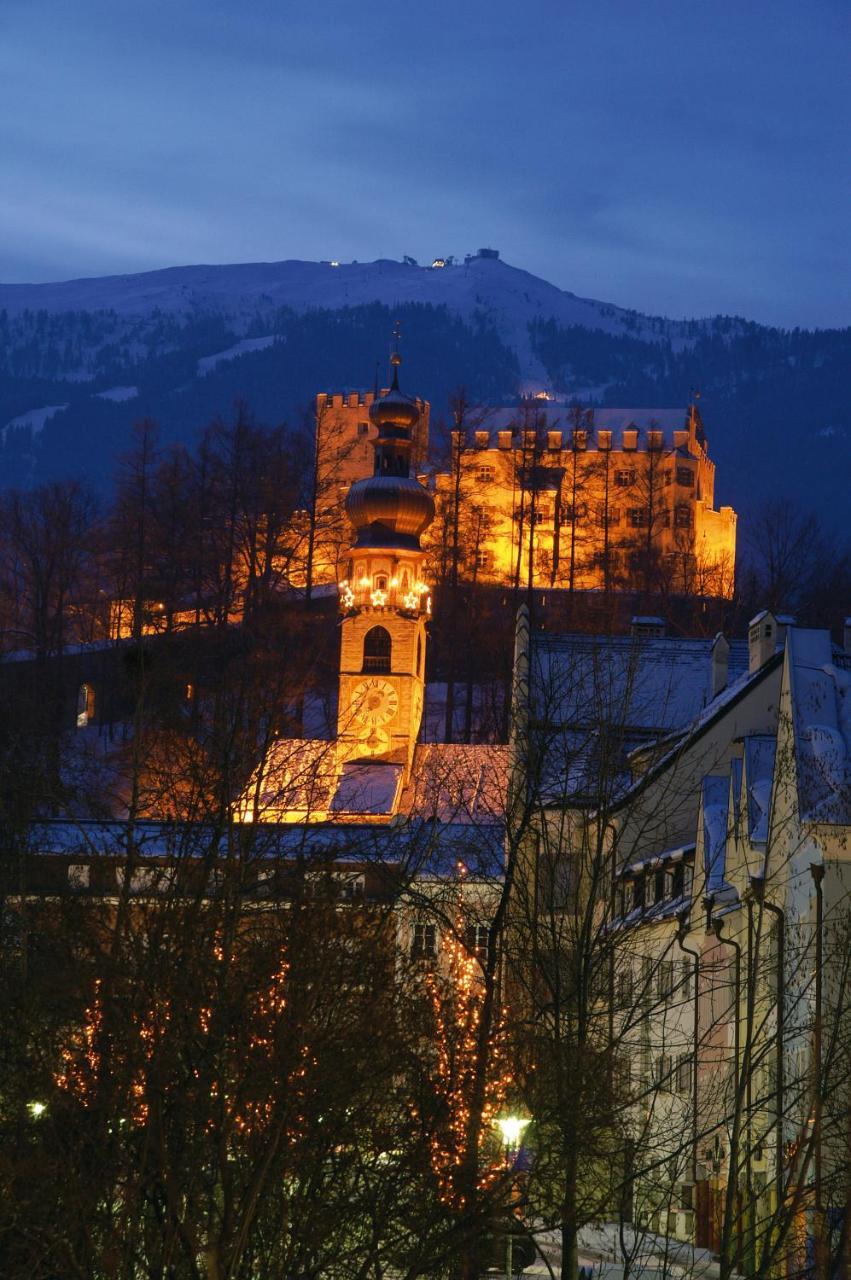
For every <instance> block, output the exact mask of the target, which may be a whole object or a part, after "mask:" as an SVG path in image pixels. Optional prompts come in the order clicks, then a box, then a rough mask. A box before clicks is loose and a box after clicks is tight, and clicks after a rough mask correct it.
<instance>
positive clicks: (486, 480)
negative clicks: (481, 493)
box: [476, 466, 494, 484]
mask: <svg viewBox="0 0 851 1280" xmlns="http://www.w3.org/2000/svg"><path fill="white" fill-rule="evenodd" d="M476 479H477V480H478V482H479V484H493V482H494V469H493V467H487V466H484V467H478V468H477V469H476Z"/></svg>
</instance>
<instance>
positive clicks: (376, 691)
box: [352, 676, 399, 729]
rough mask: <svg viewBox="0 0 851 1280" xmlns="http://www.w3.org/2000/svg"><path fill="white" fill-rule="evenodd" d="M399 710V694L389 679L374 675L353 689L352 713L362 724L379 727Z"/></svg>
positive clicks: (372, 727) (373, 727) (374, 727)
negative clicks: (381, 678)
mask: <svg viewBox="0 0 851 1280" xmlns="http://www.w3.org/2000/svg"><path fill="white" fill-rule="evenodd" d="M398 710H399V695H398V693H397V692H396V689H395V688H394V686H393V685H392V684H391V683H390V681H389V680H380V679H378V678H377V677H375V676H373V677H372V678H371V679H370V680H361V681H360V682H359V683H358V684H356V685H355V687H354V689H352V715H353V716H354V718H355V720H357V721H358V722H359V723H360V724H362V725H365V726H366V727H368V728H369V729H377V728H378V726H379V725H382V724H387V722H388V720H392V719H393V717H394V716H395V714H396V712H397V711H398Z"/></svg>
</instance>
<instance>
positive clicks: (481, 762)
mask: <svg viewBox="0 0 851 1280" xmlns="http://www.w3.org/2000/svg"><path fill="white" fill-rule="evenodd" d="M508 771H509V748H508V747H507V746H504V745H497V746H492V745H470V744H461V743H457V744H456V743H442V742H424V743H420V744H418V746H417V747H416V748H415V751H414V762H413V767H412V770H411V782H410V784H409V786H408V787H407V788H406V790H405V792H404V794H403V796H402V800H401V808H402V810H403V812H405V813H410V814H415V815H416V816H417V817H420V818H426V819H429V818H436V819H437V820H438V821H440V822H444V823H456V824H458V823H460V824H475V825H488V826H493V825H499V826H502V825H504V822H505V810H506V791H507V784H508Z"/></svg>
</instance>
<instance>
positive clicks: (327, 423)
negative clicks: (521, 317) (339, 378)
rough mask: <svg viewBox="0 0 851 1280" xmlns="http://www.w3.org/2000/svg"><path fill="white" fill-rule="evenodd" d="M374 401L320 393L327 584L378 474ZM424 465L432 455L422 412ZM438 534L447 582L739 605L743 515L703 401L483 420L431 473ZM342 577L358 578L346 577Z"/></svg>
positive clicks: (437, 558)
mask: <svg viewBox="0 0 851 1280" xmlns="http://www.w3.org/2000/svg"><path fill="white" fill-rule="evenodd" d="M373 399H374V397H372V396H370V395H368V394H367V395H359V394H349V395H346V396H342V395H334V396H332V395H327V394H322V395H320V396H318V397H317V402H316V416H317V424H318V428H317V458H318V460H319V462H318V466H319V469H320V470H321V472H322V473H323V475H324V476H326V477H327V480H326V483H325V484H324V487H323V493H322V499H321V504H320V505H321V506H322V517H321V519H320V520H319V522H318V523H319V524H320V525H321V526H322V528H323V530H324V531H325V532H324V533H323V536H322V538H321V539H320V540H321V541H322V543H323V551H322V552H321V553H318V554H317V562H316V569H317V575H318V576H317V579H316V580H322V581H330V580H332V578H333V575H334V567H335V566H336V565H339V561H340V555H339V544H340V535H339V528H340V518H341V497H342V494H343V493H344V491H345V490H346V489H347V488H348V486H349V485H350V484H352V483H354V482H355V481H356V480H358V479H361V478H362V477H363V476H364V475H366V474H368V468H369V465H370V463H369V444H370V443H372V442H373V441H374V437H375V431H374V428H373V427H371V425H370V423H369V418H368V414H369V407H370V405H371V403H372V401H373ZM419 407H420V419H419V423H418V427H417V433H416V436H415V446H414V450H413V458H414V465H415V466H423V465H424V460H425V458H426V456H427V452H428V444H429V440H428V406H427V405H424V404H421V405H420V406H419ZM432 489H433V492H434V496H435V502H436V509H437V516H436V519H435V521H434V522H433V524H432V525H431V527H430V529H429V530H428V532H427V534H426V539H425V545H426V548H427V551H428V556H429V561H430V563H431V564H432V566H433V569H434V573H435V576H436V577H437V578H441V577H445V576H447V575H448V574H450V573H452V572H454V571H455V570H457V572H458V573H459V574H460V575H461V576H462V577H465V578H467V579H473V578H475V579H476V580H478V581H481V582H485V583H492V584H495V585H503V586H504V585H514V586H529V585H532V586H534V587H536V588H542V589H543V588H547V589H562V590H569V591H636V590H638V591H644V592H650V593H653V592H658V593H660V594H662V593H666V594H675V595H684V596H688V595H696V596H714V597H726V598H729V597H730V596H731V595H732V591H733V578H734V570H735V553H736V513H735V512H734V511H733V509H732V508H731V507H721V508H720V509H716V507H715V504H714V502H715V464H714V463H713V462H712V460H711V458H710V456H709V450H708V443H707V440H706V434H705V430H704V426H703V421H702V419H701V416H700V412H699V409H698V407H697V405H696V404H694V403H693V404H690V405H689V406H688V407H687V408H685V409H610V408H595V409H576V408H570V409H563V408H559V407H558V406H554V405H553V404H552V403H551V402H548V401H539V400H532V401H527V402H525V403H524V404H523V405H522V406H521V407H520V408H515V409H493V410H476V411H470V412H469V414H468V416H467V420H466V421H462V422H461V423H459V424H458V425H457V426H456V428H455V429H454V430H453V431H452V433H451V441H450V449H449V458H448V460H446V462H445V464H443V465H440V466H438V467H437V468H436V469H435V470H434V471H433V473H432ZM339 576H345V575H343V574H340V575H339Z"/></svg>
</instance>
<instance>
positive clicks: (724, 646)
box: [710, 631, 730, 698]
mask: <svg viewBox="0 0 851 1280" xmlns="http://www.w3.org/2000/svg"><path fill="white" fill-rule="evenodd" d="M710 662H711V677H712V682H711V688H712V697H713V698H717V697H718V694H719V693H720V692H721V691H722V689H726V687H727V680H728V678H729V674H730V646H729V644H728V643H727V641H726V639H725V638H724V636H723V634H722V633H721V632H720V631H719V632H718V634H717V636H716V637H715V639H714V640H713V641H712V653H711V658H710Z"/></svg>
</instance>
